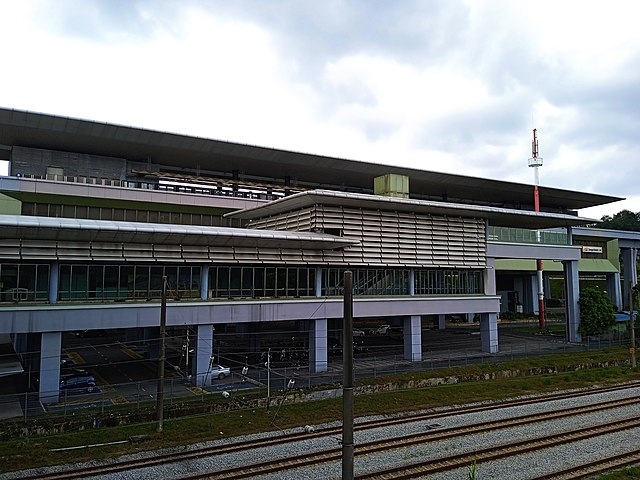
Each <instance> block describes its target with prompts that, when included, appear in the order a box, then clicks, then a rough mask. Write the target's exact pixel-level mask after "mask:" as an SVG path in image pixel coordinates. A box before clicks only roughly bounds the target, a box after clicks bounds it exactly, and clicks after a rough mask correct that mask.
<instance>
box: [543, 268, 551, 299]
mask: <svg viewBox="0 0 640 480" xmlns="http://www.w3.org/2000/svg"><path fill="white" fill-rule="evenodd" d="M542 285H543V289H544V298H551V279H550V278H549V275H544V274H543V275H542Z"/></svg>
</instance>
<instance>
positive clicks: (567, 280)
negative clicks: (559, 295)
mask: <svg viewBox="0 0 640 480" xmlns="http://www.w3.org/2000/svg"><path fill="white" fill-rule="evenodd" d="M562 263H563V265H564V291H565V299H566V300H565V302H566V303H565V311H566V317H567V341H569V342H581V341H582V337H581V335H580V333H578V327H579V326H580V306H579V305H578V298H579V297H580V285H579V283H578V261H577V260H572V261H565V262H562Z"/></svg>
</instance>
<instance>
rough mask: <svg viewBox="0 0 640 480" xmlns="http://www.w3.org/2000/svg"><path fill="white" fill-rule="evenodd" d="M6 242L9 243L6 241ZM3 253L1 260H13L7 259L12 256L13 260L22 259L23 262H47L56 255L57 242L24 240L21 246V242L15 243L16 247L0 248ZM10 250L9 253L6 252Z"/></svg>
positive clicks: (0, 256) (3, 246) (0, 255)
mask: <svg viewBox="0 0 640 480" xmlns="http://www.w3.org/2000/svg"><path fill="white" fill-rule="evenodd" d="M5 242H7V241H6V240H5ZM0 249H2V253H1V254H0V258H12V257H11V256H9V257H6V255H7V254H9V255H12V256H13V258H16V259H17V258H22V259H23V260H47V259H51V257H52V256H53V255H55V251H56V244H55V242H47V241H38V240H23V241H22V242H21V246H20V243H19V242H15V247H9V246H5V245H4V244H3V245H2V246H0ZM6 250H8V251H6Z"/></svg>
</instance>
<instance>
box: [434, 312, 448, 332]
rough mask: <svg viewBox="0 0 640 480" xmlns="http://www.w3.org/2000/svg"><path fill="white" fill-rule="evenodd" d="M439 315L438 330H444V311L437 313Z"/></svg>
mask: <svg viewBox="0 0 640 480" xmlns="http://www.w3.org/2000/svg"><path fill="white" fill-rule="evenodd" d="M436 316H437V317H438V330H444V329H445V328H446V322H445V316H444V313H441V314H439V315H436Z"/></svg>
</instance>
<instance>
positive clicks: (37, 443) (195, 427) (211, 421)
mask: <svg viewBox="0 0 640 480" xmlns="http://www.w3.org/2000/svg"><path fill="white" fill-rule="evenodd" d="M626 359H627V353H626V350H625V349H616V350H611V351H598V352H584V353H578V354H564V355H550V356H546V357H537V358H531V359H525V360H517V361H507V362H500V363H492V364H482V365H469V366H464V367H456V368H451V369H441V370H429V371H421V372H411V373H406V374H404V375H394V376H390V377H384V378H375V379H370V381H368V382H365V381H363V380H360V381H358V382H357V383H358V384H359V385H363V384H365V383H366V384H388V383H394V382H395V383H397V384H398V385H400V386H403V385H405V386H406V385H410V384H412V383H415V382H416V380H419V379H426V378H433V377H443V376H448V375H460V376H467V377H469V378H472V377H474V376H479V377H480V378H485V376H486V374H490V373H492V372H498V371H504V370H507V369H513V370H525V369H537V370H539V371H540V372H544V371H545V369H548V368H551V367H553V368H558V369H560V368H561V367H562V369H564V370H565V371H563V372H562V373H557V374H540V375H527V376H519V377H512V378H496V379H492V380H469V381H464V382H462V383H458V384H453V385H438V386H429V387H423V388H409V387H405V388H402V387H401V388H399V389H398V390H394V391H389V392H381V393H376V394H369V395H356V397H355V401H354V411H355V414H356V415H357V416H364V415H375V414H393V413H399V412H406V411H413V410H421V409H429V408H435V407H442V406H447V405H454V404H464V403H471V402H478V401H490V400H501V399H505V398H509V397H516V396H522V395H528V394H535V393H542V392H552V391H556V390H564V389H571V388H581V387H588V386H592V385H596V384H612V383H620V382H625V381H631V380H638V379H640V369H638V368H636V369H632V368H631V367H629V366H627V365H618V366H610V367H600V368H585V365H588V364H595V363H602V362H607V361H611V360H617V361H621V362H622V361H624V360H626ZM207 401H209V402H211V403H215V402H222V401H223V400H222V399H221V397H220V396H218V395H215V396H211V399H210V400H209V399H207ZM125 408H126V407H123V406H120V407H119V408H118V411H122V412H124V411H125V410H124V409H125ZM276 410H277V406H276V407H274V406H272V408H271V409H270V410H269V411H267V410H266V408H248V409H242V410H233V411H229V412H221V413H220V412H216V413H207V414H202V415H198V416H188V417H179V418H171V417H169V418H166V417H165V422H164V431H163V432H162V433H160V434H158V433H156V432H155V423H153V422H143V423H137V424H131V425H123V426H113V427H102V428H97V429H87V430H83V431H77V432H68V433H60V434H55V435H34V436H29V437H20V438H15V439H9V440H6V441H3V442H0V461H1V463H0V471H2V472H8V471H15V470H20V469H24V468H30V467H37V466H48V465H56V464H62V463H71V462H78V461H86V460H96V459H97V460H102V459H108V458H113V457H116V456H119V455H122V454H126V453H134V452H139V451H142V450H151V449H158V448H168V447H177V446H181V445H187V444H193V443H198V442H204V441H211V440H217V439H224V438H229V437H233V436H237V435H245V434H249V433H256V432H264V431H271V430H276V429H284V428H295V427H299V428H301V429H302V428H303V427H304V425H306V424H312V425H315V424H320V423H325V422H332V421H340V420H341V418H342V399H341V398H337V399H329V400H321V401H314V402H306V403H295V404H290V403H285V404H284V405H283V406H282V408H280V409H279V412H278V416H277V417H274V415H275V412H276ZM109 412H110V413H113V410H109ZM3 426H4V425H0V427H3ZM134 435H150V436H151V438H152V440H151V441H149V442H147V443H143V444H129V443H126V444H121V445H112V446H105V447H99V448H87V449H82V450H71V451H65V452H51V451H50V450H51V449H52V448H63V447H70V446H79V445H91V444H98V443H108V442H113V441H119V440H127V439H128V438H129V437H131V436H134ZM612 478H613V477H612ZM620 478H627V477H620ZM628 478H634V477H628Z"/></svg>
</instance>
